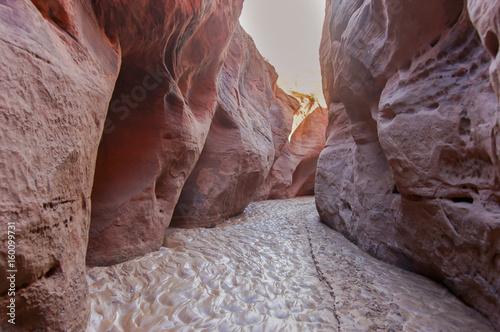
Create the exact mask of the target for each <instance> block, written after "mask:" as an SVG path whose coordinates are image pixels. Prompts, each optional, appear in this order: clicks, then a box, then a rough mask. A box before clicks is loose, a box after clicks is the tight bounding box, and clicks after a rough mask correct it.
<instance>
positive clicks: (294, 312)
mask: <svg viewBox="0 0 500 332" xmlns="http://www.w3.org/2000/svg"><path fill="white" fill-rule="evenodd" d="M164 245H165V246H164V247H162V248H161V250H159V251H157V252H154V253H151V254H149V255H147V256H144V257H141V258H138V259H135V260H133V261H129V262H126V263H122V264H118V265H115V266H111V267H96V268H89V269H88V270H87V280H88V283H89V286H90V301H91V317H90V321H89V325H88V331H113V332H114V331H176V332H177V331H193V330H196V331H273V332H274V331H287V332H288V331H377V330H380V331H493V328H492V327H491V325H490V323H489V322H488V321H487V320H486V319H485V318H484V317H482V316H481V315H480V314H479V313H477V312H476V311H475V310H473V309H471V308H469V307H468V306H466V305H465V304H463V303H462V302H461V301H460V300H459V299H458V298H456V297H455V296H454V295H453V294H452V293H451V292H450V291H448V290H447V289H446V288H445V287H444V286H442V285H439V284H437V283H435V282H433V281H431V280H429V279H427V278H424V277H422V276H419V275H416V274H413V273H410V272H407V271H405V270H401V269H399V268H396V267H394V266H391V265H388V264H385V263H383V262H381V261H378V260H376V259H374V258H373V257H371V256H370V255H368V254H366V253H364V252H362V251H361V250H360V249H359V248H358V247H356V246H355V245H353V244H352V243H350V242H349V241H347V240H346V239H345V238H344V237H343V236H342V235H340V234H338V233H337V232H335V231H333V230H332V229H330V228H328V227H327V226H325V225H323V224H322V223H320V221H319V216H318V214H317V212H316V207H315V203H314V198H313V197H304V198H296V199H289V200H275V201H265V202H258V203H252V204H251V205H250V206H249V207H248V208H247V209H246V210H245V213H244V214H243V215H241V216H239V217H236V218H233V219H231V220H229V221H228V222H227V223H225V224H222V225H219V226H218V227H216V228H211V229H206V228H203V229H190V230H185V229H169V233H168V237H167V240H166V241H165V243H164Z"/></svg>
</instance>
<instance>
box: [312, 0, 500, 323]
mask: <svg viewBox="0 0 500 332" xmlns="http://www.w3.org/2000/svg"><path fill="white" fill-rule="evenodd" d="M478 3H479V2H478ZM486 7H488V6H486V5H484V4H483V5H479V4H476V2H475V1H471V2H470V3H469V10H470V11H471V13H472V17H473V18H474V20H475V22H476V26H478V27H479V28H478V29H479V32H480V34H479V35H481V37H482V41H483V42H484V45H485V47H483V45H482V44H481V38H480V37H479V35H478V33H477V31H476V30H475V28H474V26H473V25H472V23H471V20H470V18H469V11H468V10H467V4H466V3H464V2H463V1H448V0H440V1H430V0H429V1H420V2H418V3H417V2H407V3H404V4H403V3H401V2H398V1H385V2H380V1H352V2H342V1H331V2H327V13H326V21H325V25H324V32H323V40H322V46H321V51H320V53H321V63H322V73H323V86H324V90H325V97H326V100H327V103H328V105H329V126H328V129H327V133H328V139H327V143H326V148H325V150H323V152H322V154H321V156H320V159H319V163H318V172H317V178H316V201H317V207H318V210H319V212H320V215H321V217H322V220H323V221H324V222H326V223H327V224H329V225H331V226H332V227H334V228H336V229H338V230H339V231H341V232H342V233H343V234H344V235H345V236H346V237H348V238H349V239H350V240H351V241H353V242H355V243H357V244H358V245H359V246H360V247H361V248H363V249H364V250H366V251H368V252H370V253H371V254H373V255H375V256H377V257H379V258H381V259H384V260H386V261H389V262H392V263H394V264H397V265H399V266H402V267H405V268H407V269H409V270H414V271H417V272H419V273H422V274H425V275H427V276H430V277H433V278H435V279H437V280H439V281H442V282H444V283H445V284H446V285H447V286H448V287H449V288H450V289H452V290H453V291H454V292H455V293H456V294H457V295H458V296H460V297H461V298H462V299H463V300H464V301H466V302H467V303H469V304H471V305H472V306H474V307H475V308H476V309H478V310H479V311H480V312H482V313H483V314H485V315H486V316H487V317H489V318H490V320H491V321H492V322H493V323H494V324H496V326H497V328H500V315H499V313H500V298H499V296H498V294H499V291H500V258H499V257H500V205H499V202H500V194H499V189H500V188H499V168H498V160H499V150H498V144H497V142H498V129H497V128H498V125H497V121H498V120H497V119H498V99H497V96H496V94H495V92H494V90H493V89H492V88H491V84H490V75H488V68H489V67H490V64H491V57H490V55H489V54H488V51H489V52H490V53H491V55H493V56H494V57H495V59H496V51H495V50H496V47H495V42H494V38H492V37H491V36H492V34H491V33H489V32H488V31H490V30H491V29H493V30H491V31H496V30H494V28H489V27H490V26H491V24H492V22H493V21H492V20H494V18H492V17H493V16H490V18H489V19H486V17H488V15H498V10H497V11H496V12H494V13H490V14H487V13H485V11H487V8H486ZM495 13H496V14H495ZM494 17H496V16H494ZM495 22H497V21H495ZM492 26H495V27H496V25H492ZM495 29H496V28H495ZM488 34H489V36H490V37H488ZM495 36H496V32H495ZM487 50H488V51H487ZM495 61H496V60H495ZM495 61H494V63H495ZM494 63H493V65H492V67H491V68H492V69H491V73H492V75H491V77H492V78H491V81H493V86H498V83H497V82H496V81H495V80H496V77H497V76H495V75H496V74H495V73H496V67H495V64H494Z"/></svg>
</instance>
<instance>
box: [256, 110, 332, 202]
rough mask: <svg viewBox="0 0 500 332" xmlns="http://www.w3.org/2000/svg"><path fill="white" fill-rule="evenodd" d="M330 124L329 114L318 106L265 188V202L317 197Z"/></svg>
mask: <svg viewBox="0 0 500 332" xmlns="http://www.w3.org/2000/svg"><path fill="white" fill-rule="evenodd" d="M327 123H328V116H327V111H326V110H325V109H324V108H322V107H321V106H319V105H318V107H317V108H316V109H314V110H313V111H312V112H309V113H308V114H307V115H306V116H305V118H304V119H303V120H302V122H301V123H300V124H299V125H298V126H297V127H296V129H295V130H294V132H293V133H292V134H291V137H290V142H287V144H286V145H285V149H284V150H283V153H282V154H281V156H280V157H279V158H278V159H277V160H276V161H275V163H274V164H273V167H272V169H271V173H270V174H269V176H268V177H267V178H266V182H265V184H264V185H263V186H262V188H261V191H262V192H264V193H265V194H264V195H263V196H264V198H265V199H279V198H292V197H296V196H305V195H314V185H315V175H316V165H317V162H318V158H319V155H320V153H321V151H322V150H323V148H324V147H325V129H326V125H327ZM261 195H262V194H261Z"/></svg>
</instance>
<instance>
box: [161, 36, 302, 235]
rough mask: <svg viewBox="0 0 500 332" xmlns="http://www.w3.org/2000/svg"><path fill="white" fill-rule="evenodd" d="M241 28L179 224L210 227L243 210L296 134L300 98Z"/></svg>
mask: <svg viewBox="0 0 500 332" xmlns="http://www.w3.org/2000/svg"><path fill="white" fill-rule="evenodd" d="M277 78H278V76H277V74H276V71H275V70H274V68H273V67H272V66H271V65H270V64H269V63H267V62H266V61H265V60H264V58H263V57H262V56H261V55H260V53H259V52H258V50H257V48H256V47H255V44H254V42H253V40H252V38H251V37H250V36H249V35H248V34H247V33H246V32H245V31H244V30H243V29H242V28H241V27H238V29H237V30H236V32H235V34H234V35H233V38H232V41H231V44H230V47H229V53H228V55H227V57H226V60H225V63H224V67H223V69H222V72H221V75H220V78H219V86H218V99H217V107H216V111H215V115H214V118H213V121H212V124H211V127H210V131H209V133H208V137H207V140H206V144H205V146H204V148H203V152H202V153H201V156H200V158H199V160H198V163H197V164H196V166H195V168H194V170H193V172H192V173H191V175H190V176H189V178H188V179H187V181H186V183H185V185H184V187H183V189H182V193H181V195H180V198H179V202H178V204H177V207H176V209H175V211H174V216H173V218H172V223H171V226H173V227H198V226H204V227H210V226H214V225H216V224H217V223H218V222H222V221H223V220H225V219H227V218H229V217H231V216H233V215H236V214H240V213H241V212H243V210H244V209H245V208H246V206H247V205H248V204H249V203H250V202H251V201H252V198H253V197H254V194H255V192H256V190H257V189H258V188H259V186H260V185H261V184H262V183H263V181H264V179H265V178H266V177H267V175H268V173H269V170H270V167H271V166H272V163H273V161H274V159H275V155H276V154H277V153H280V150H282V149H283V146H284V145H285V143H286V140H287V135H288V134H289V133H290V130H291V125H292V116H293V113H294V112H295V108H296V107H297V105H296V104H297V102H296V101H295V100H294V99H293V98H291V97H290V96H287V95H286V94H285V93H284V92H283V91H282V90H281V89H280V88H279V87H277V85H276V81H277Z"/></svg>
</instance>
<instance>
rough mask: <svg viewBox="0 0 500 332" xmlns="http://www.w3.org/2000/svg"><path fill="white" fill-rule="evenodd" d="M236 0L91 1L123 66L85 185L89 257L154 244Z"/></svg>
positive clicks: (194, 146) (188, 161)
mask: <svg viewBox="0 0 500 332" xmlns="http://www.w3.org/2000/svg"><path fill="white" fill-rule="evenodd" d="M241 8H242V1H233V0H206V1H189V2H187V1H169V0H166V1H150V0H142V1H128V2H120V3H115V2H112V1H97V4H96V12H97V14H98V17H99V19H100V21H101V24H102V25H103V26H104V27H105V30H106V32H107V34H108V35H110V36H112V37H113V38H115V39H117V40H118V41H119V43H120V46H121V48H122V50H123V63H122V66H121V71H120V76H119V77H118V80H117V83H116V87H115V91H114V94H113V98H112V100H111V103H110V108H109V112H108V117H107V120H106V121H107V123H106V127H105V129H104V134H103V138H102V141H101V145H100V146H99V154H98V157H97V168H96V175H95V180H94V189H93V192H92V222H91V226H90V241H89V248H88V253H87V264H89V265H106V264H113V263H117V262H120V261H124V260H126V259H130V258H131V257H135V256H138V255H142V254H145V253H147V252H150V251H152V250H156V249H158V248H159V247H160V245H161V244H162V241H163V235H164V234H165V230H166V229H167V227H168V226H169V223H170V220H171V217H172V213H173V210H174V207H175V204H176V203H177V199H178V197H179V195H180V192H181V190H182V187H183V185H184V182H185V181H186V179H187V177H188V176H189V174H190V173H191V171H192V169H193V167H194V166H195V164H196V162H197V160H198V157H199V156H200V153H201V150H202V149H203V146H204V144H205V139H206V137H207V134H208V131H209V129H210V125H211V122H212V117H213V114H214V111H215V106H216V102H217V79H218V77H219V72H220V70H221V68H222V65H223V62H224V59H225V57H226V53H227V48H228V45H229V42H230V40H231V37H232V35H233V32H234V30H235V28H236V24H237V21H238V17H239V15H240V12H241Z"/></svg>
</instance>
